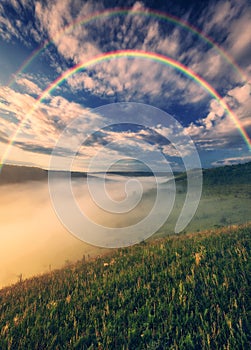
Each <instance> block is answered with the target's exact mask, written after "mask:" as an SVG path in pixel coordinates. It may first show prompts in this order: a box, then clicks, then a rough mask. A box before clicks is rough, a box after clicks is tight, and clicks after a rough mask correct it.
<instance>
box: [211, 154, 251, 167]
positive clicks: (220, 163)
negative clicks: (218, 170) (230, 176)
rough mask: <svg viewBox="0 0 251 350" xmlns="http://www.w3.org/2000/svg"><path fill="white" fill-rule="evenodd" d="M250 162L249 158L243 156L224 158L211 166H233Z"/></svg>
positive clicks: (250, 158) (250, 157)
mask: <svg viewBox="0 0 251 350" xmlns="http://www.w3.org/2000/svg"><path fill="white" fill-rule="evenodd" d="M250 161H251V156H243V157H234V158H225V159H221V160H217V161H215V162H213V163H212V165H213V166H223V165H233V164H240V163H247V162H250Z"/></svg>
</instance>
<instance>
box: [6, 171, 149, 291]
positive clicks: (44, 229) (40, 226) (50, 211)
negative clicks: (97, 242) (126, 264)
mask: <svg viewBox="0 0 251 350" xmlns="http://www.w3.org/2000/svg"><path fill="white" fill-rule="evenodd" d="M136 185H137V186H136V190H134V189H133V186H132V187H131V191H132V193H133V195H135V193H136V192H137V190H138V188H139V187H138V184H137V183H136ZM151 188H153V184H152V182H151V180H150V179H147V180H146V181H145V183H144V185H143V191H146V194H145V198H144V201H139V203H138V205H137V207H136V209H135V210H131V211H130V212H129V213H116V214H111V213H108V212H107V211H106V210H103V209H100V208H99V207H98V206H97V205H96V204H95V203H94V202H93V200H92V198H91V197H90V195H89V194H88V191H87V184H86V180H75V181H74V183H73V193H74V195H75V196H76V201H77V202H78V204H79V206H80V207H81V210H84V211H85V212H86V213H87V215H88V216H89V217H90V219H91V220H94V221H95V222H97V223H98V224H100V225H107V226H109V227H124V226H126V225H132V224H134V223H136V222H138V221H139V220H141V218H142V217H144V215H146V214H147V213H148V212H149V210H151V208H152V204H153V200H152V197H153V196H152V192H147V191H148V190H149V189H151ZM107 189H108V192H109V195H110V196H111V198H113V199H114V200H117V201H121V200H123V199H125V198H126V196H127V195H128V193H126V192H125V187H124V181H121V177H115V176H114V178H112V179H110V182H109V181H108V184H107ZM147 193H148V194H147ZM149 193H151V195H149ZM98 196H99V195H98ZM143 197H144V196H143ZM66 205H67V204H66ZM0 232H1V235H0V266H1V270H0V287H3V286H6V285H9V284H12V283H15V282H17V281H18V280H19V279H20V276H21V275H22V279H25V278H28V277H31V276H34V275H37V274H41V273H44V272H48V271H50V270H51V269H55V268H59V267H62V266H64V265H65V264H66V261H71V262H74V261H77V260H79V259H81V258H82V257H83V255H84V254H85V256H86V258H88V255H89V257H90V258H91V257H95V256H96V255H101V254H104V253H105V252H106V251H107V249H104V248H99V247H95V246H93V245H89V244H87V243H85V242H83V241H81V240H80V239H78V238H76V237H74V235H72V234H71V233H69V232H68V230H67V229H66V228H65V227H64V226H63V225H62V223H61V222H60V220H59V218H58V217H57V215H56V213H55V210H54V208H53V206H52V203H51V199H50V194H49V189H48V183H47V182H46V181H44V182H43V181H34V182H26V183H19V184H9V185H2V186H1V201H0Z"/></svg>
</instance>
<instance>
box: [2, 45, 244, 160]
mask: <svg viewBox="0 0 251 350" xmlns="http://www.w3.org/2000/svg"><path fill="white" fill-rule="evenodd" d="M119 58H140V59H147V60H152V61H155V62H159V63H161V64H164V65H167V66H169V67H173V68H174V69H176V70H178V71H180V72H182V73H183V74H184V75H186V76H187V77H189V78H191V79H192V80H194V81H196V82H197V83H198V84H200V85H201V86H202V87H203V88H204V89H205V90H206V91H207V92H208V93H209V94H210V95H211V96H212V97H213V98H215V99H216V100H217V101H218V102H219V104H220V105H221V106H222V107H223V108H224V110H225V112H227V113H228V114H229V116H230V117H231V119H232V120H233V122H234V123H235V125H236V127H237V128H238V130H239V132H240V134H241V135H242V137H243V139H244V140H245V142H246V144H247V146H248V149H249V151H250V150H251V140H250V138H249V136H248V134H247V132H246V131H245V129H244V128H243V126H242V125H241V123H240V121H239V120H238V118H237V116H236V115H235V114H234V112H233V111H232V110H231V109H230V108H229V107H228V105H227V104H226V103H225V101H224V100H223V99H222V97H221V96H220V95H219V94H218V92H217V91H216V90H214V88H213V87H212V86H211V85H210V84H208V83H207V82H206V81H205V80H204V79H202V78H201V77H200V76H199V75H198V74H196V73H195V72H193V71H192V70H191V69H190V68H187V67H186V66H184V65H183V64H181V63H180V62H177V61H175V60H174V59H172V58H169V57H166V56H163V55H160V54H156V53H153V52H145V51H138V50H123V51H112V52H107V53H105V54H102V55H98V56H96V57H94V58H92V59H89V60H86V61H84V62H81V63H79V64H77V65H75V66H74V67H72V68H70V69H68V70H67V71H66V72H64V73H63V74H62V75H61V76H59V77H58V78H57V79H56V80H54V81H53V82H52V83H51V84H50V85H49V86H48V87H47V88H46V89H45V90H44V91H43V93H42V94H41V95H40V96H39V97H38V99H37V100H36V102H35V103H34V105H33V107H32V108H31V110H30V111H29V113H28V114H27V115H26V118H25V119H24V120H23V121H22V122H21V123H20V124H19V127H18V128H17V130H16V132H15V134H14V135H13V137H12V139H11V140H10V142H9V144H8V146H7V149H6V152H5V153H4V156H3V158H2V160H1V165H0V166H2V164H3V163H4V161H5V159H6V157H7V156H8V153H9V151H10V148H11V146H12V144H13V143H14V141H15V138H16V136H17V134H18V133H19V131H20V130H21V128H22V127H23V125H24V124H25V122H26V120H28V118H30V117H31V116H32V114H33V112H34V111H35V110H36V109H37V108H38V107H39V105H40V103H41V102H43V100H45V99H46V97H48V95H50V94H51V93H52V92H53V91H54V90H55V89H56V88H57V87H58V86H59V85H60V84H62V83H63V82H65V81H66V80H67V79H68V78H70V77H71V76H72V75H73V74H76V73H78V72H80V71H82V70H84V69H87V68H89V67H91V66H94V65H96V64H99V63H101V62H105V61H110V60H113V59H119Z"/></svg>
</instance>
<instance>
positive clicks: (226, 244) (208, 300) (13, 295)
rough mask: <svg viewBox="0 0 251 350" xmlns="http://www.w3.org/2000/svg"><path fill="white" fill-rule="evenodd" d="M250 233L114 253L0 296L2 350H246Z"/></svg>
mask: <svg viewBox="0 0 251 350" xmlns="http://www.w3.org/2000/svg"><path fill="white" fill-rule="evenodd" d="M250 233H251V225H250V224H249V225H242V226H239V227H234V226H232V227H228V228H221V229H218V230H212V231H206V232H204V233H196V234H190V235H182V236H176V237H175V236H174V237H169V238H163V239H158V240H155V241H151V242H143V243H141V244H139V245H136V246H133V247H130V248H123V249H122V248H121V249H118V250H116V251H114V252H113V253H111V254H109V255H107V256H104V257H100V258H97V259H96V260H95V261H88V262H86V261H84V260H83V261H81V262H78V263H77V264H74V265H72V266H68V267H67V268H64V269H62V270H58V271H55V272H51V273H50V274H47V275H44V276H42V277H36V278H33V279H31V280H27V281H23V282H20V283H18V284H16V285H14V286H12V287H9V288H5V289H3V290H1V291H0V329H1V333H0V349H1V350H5V349H13V350H17V349H27V350H28V349H32V350H35V349H177V350H180V349H248V348H250V345H251V326H250V325H251V298H250V296H251V261H250V252H251V241H250Z"/></svg>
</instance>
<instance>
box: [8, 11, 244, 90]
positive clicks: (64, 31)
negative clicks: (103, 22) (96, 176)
mask: <svg viewBox="0 0 251 350" xmlns="http://www.w3.org/2000/svg"><path fill="white" fill-rule="evenodd" d="M129 14H130V16H132V15H133V16H144V17H153V18H156V19H159V20H162V21H166V22H169V23H171V24H175V25H178V26H179V27H181V28H184V29H186V30H188V31H190V32H192V33H193V34H194V35H196V36H198V37H199V38H200V39H202V40H203V41H204V42H205V43H207V44H208V45H210V47H213V48H215V49H216V50H217V51H218V53H219V54H220V55H221V56H222V57H223V58H224V59H225V60H226V61H227V62H228V63H229V64H230V65H231V67H232V68H233V69H234V70H235V71H236V72H237V73H238V74H239V75H240V76H241V77H242V79H243V80H244V81H247V80H248V77H247V76H246V74H245V73H244V71H242V70H241V68H240V67H239V66H238V65H237V63H236V62H235V61H234V60H233V58H232V57H231V56H230V55H229V54H228V53H227V52H226V51H224V50H223V49H222V48H221V47H220V46H219V45H218V44H217V43H215V42H214V41H213V40H212V39H211V38H210V37H209V36H207V35H206V34H204V33H203V32H201V31H199V30H198V29H197V28H196V27H194V26H192V25H191V24H189V23H188V22H186V21H184V20H181V19H179V18H178V17H175V16H172V15H169V14H166V13H163V12H160V11H157V10H152V9H151V10H149V9H147V10H132V9H131V8H114V9H108V10H104V11H99V12H95V13H93V14H91V15H89V16H87V17H85V18H84V19H83V18H82V19H79V20H77V21H75V22H73V23H71V24H70V25H68V26H66V27H65V28H63V29H62V30H61V31H60V32H59V33H58V34H57V35H55V37H54V38H53V39H52V40H46V41H45V42H44V44H43V45H42V46H40V47H38V48H37V49H36V50H34V51H33V52H32V53H31V55H30V56H29V57H28V58H27V59H26V60H25V61H24V62H23V64H22V65H21V66H20V68H19V69H18V70H17V71H16V72H15V73H14V74H13V75H12V77H11V79H10V80H9V82H8V84H7V86H11V85H12V84H13V83H14V82H15V80H16V78H17V76H18V75H20V74H22V73H23V72H24V71H25V69H26V68H27V67H28V66H29V65H30V64H31V62H32V61H33V60H34V59H35V58H36V57H37V56H38V55H39V54H40V53H41V52H42V51H43V50H45V49H46V48H47V47H48V46H49V45H51V44H52V43H53V42H55V41H56V40H58V39H60V37H62V36H63V35H65V34H67V33H69V32H71V31H72V30H73V29H74V28H75V27H77V26H79V25H86V24H89V23H91V22H92V21H95V20H98V19H102V18H105V17H108V18H109V17H115V16H125V15H129Z"/></svg>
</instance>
